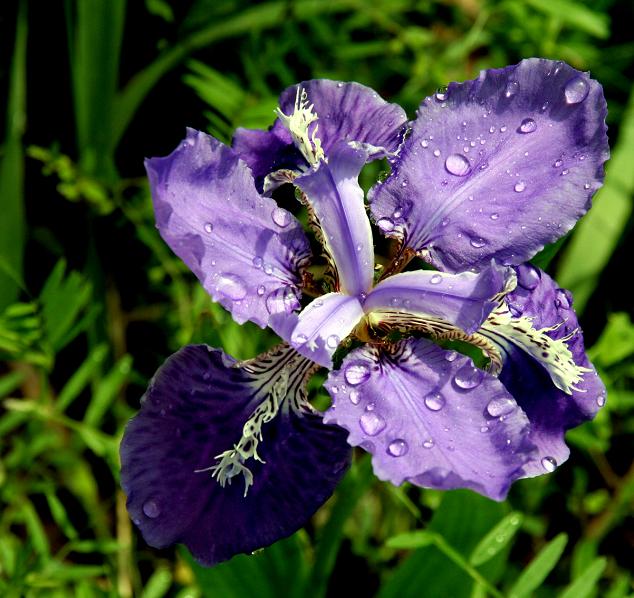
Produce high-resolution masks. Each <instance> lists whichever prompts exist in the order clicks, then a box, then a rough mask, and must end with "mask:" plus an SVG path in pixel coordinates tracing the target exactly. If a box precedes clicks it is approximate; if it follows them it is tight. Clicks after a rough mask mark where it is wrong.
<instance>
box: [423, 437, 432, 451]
mask: <svg viewBox="0 0 634 598" xmlns="http://www.w3.org/2000/svg"><path fill="white" fill-rule="evenodd" d="M433 446H434V439H433V438H428V439H427V440H425V441H424V442H423V448H426V449H430V448H432V447H433Z"/></svg>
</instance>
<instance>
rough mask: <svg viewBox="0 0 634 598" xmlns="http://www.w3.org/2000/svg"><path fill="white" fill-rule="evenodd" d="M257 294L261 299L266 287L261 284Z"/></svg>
mask: <svg viewBox="0 0 634 598" xmlns="http://www.w3.org/2000/svg"><path fill="white" fill-rule="evenodd" d="M257 293H258V295H259V296H260V297H261V296H262V295H264V293H266V287H265V286H264V285H263V284H261V285H260V286H259V287H258V289H257Z"/></svg>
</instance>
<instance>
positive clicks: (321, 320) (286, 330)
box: [270, 293, 363, 368]
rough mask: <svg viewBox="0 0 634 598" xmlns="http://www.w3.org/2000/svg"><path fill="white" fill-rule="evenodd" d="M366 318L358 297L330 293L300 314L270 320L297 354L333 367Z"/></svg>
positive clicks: (274, 328) (313, 302) (280, 315)
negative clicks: (338, 352)
mask: <svg viewBox="0 0 634 598" xmlns="http://www.w3.org/2000/svg"><path fill="white" fill-rule="evenodd" d="M361 318H363V308H362V307H361V304H360V303H359V300H358V299H357V298H356V297H350V296H349V295H344V294H343V293H328V294H327V295H323V296H321V297H318V298H317V299H315V300H314V301H312V302H311V303H309V304H308V305H307V306H306V307H305V308H304V309H303V310H302V312H301V313H300V314H299V315H297V314H290V315H288V316H287V315H284V314H279V315H277V316H273V317H272V318H271V322H270V326H271V328H272V329H273V330H274V331H275V332H276V333H277V334H278V335H279V336H280V337H281V338H282V339H284V340H285V341H286V342H287V343H289V344H290V345H291V346H292V347H294V348H295V350H296V351H297V352H298V353H300V354H301V355H303V356H304V357H307V358H308V359H310V360H311V361H314V362H315V363H318V364H319V365H321V366H323V367H327V368H329V367H332V356H333V355H334V353H335V351H336V350H337V347H338V346H339V344H340V343H341V341H343V340H344V339H345V338H346V337H347V336H348V335H349V334H350V333H351V332H352V331H353V330H354V327H355V326H356V325H357V324H358V323H359V321H360V320H361Z"/></svg>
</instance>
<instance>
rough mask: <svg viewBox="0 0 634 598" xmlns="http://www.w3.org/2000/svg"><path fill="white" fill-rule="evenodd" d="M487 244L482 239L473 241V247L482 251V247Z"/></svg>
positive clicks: (478, 238)
mask: <svg viewBox="0 0 634 598" xmlns="http://www.w3.org/2000/svg"><path fill="white" fill-rule="evenodd" d="M486 244H487V242H486V241H485V240H484V239H482V238H481V237H477V238H475V239H471V247H475V248H476V249H480V247H484V246H485V245H486Z"/></svg>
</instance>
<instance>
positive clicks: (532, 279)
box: [517, 264, 541, 291]
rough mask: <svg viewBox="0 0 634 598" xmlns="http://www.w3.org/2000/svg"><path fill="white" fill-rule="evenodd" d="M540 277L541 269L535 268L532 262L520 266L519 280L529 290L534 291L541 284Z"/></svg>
mask: <svg viewBox="0 0 634 598" xmlns="http://www.w3.org/2000/svg"><path fill="white" fill-rule="evenodd" d="M540 279H541V276H540V274H539V271H538V270H537V268H535V266H532V265H530V264H528V265H526V266H524V267H522V268H519V270H518V272H517V282H518V283H519V284H520V286H522V287H524V288H525V289H526V290H527V291H532V290H533V289H535V288H536V287H537V285H538V284H539V281H540Z"/></svg>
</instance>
